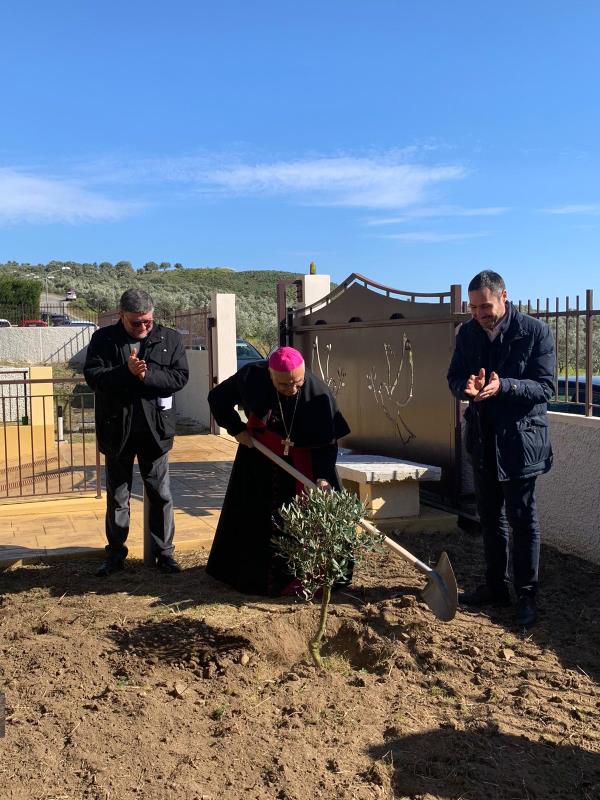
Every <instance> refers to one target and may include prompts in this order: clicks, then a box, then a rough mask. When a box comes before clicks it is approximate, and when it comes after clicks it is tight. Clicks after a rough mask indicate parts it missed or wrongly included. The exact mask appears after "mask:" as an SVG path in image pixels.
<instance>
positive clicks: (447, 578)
mask: <svg viewBox="0 0 600 800" xmlns="http://www.w3.org/2000/svg"><path fill="white" fill-rule="evenodd" d="M252 442H253V444H254V447H256V449H257V450H258V451H259V452H261V453H262V454H263V455H265V456H266V457H267V458H269V459H270V460H271V461H272V462H273V463H274V464H277V466H278V467H281V469H283V470H284V471H285V472H287V473H289V474H290V475H292V476H293V477H294V478H296V480H297V481H299V482H300V483H302V484H304V486H306V487H307V488H309V489H316V488H318V487H317V484H316V483H313V481H311V480H310V479H309V478H307V477H306V475H303V474H302V473H301V472H299V471H298V470H297V469H296V468H295V467H292V465H291V464H288V463H287V461H284V460H283V458H280V457H279V456H278V455H276V454H275V453H274V452H273V451H272V450H270V449H269V448H268V447H266V446H265V445H264V444H263V443H262V442H259V441H258V439H254V438H253V439H252ZM358 524H359V525H360V526H361V527H362V528H364V529H365V530H369V531H377V528H376V527H375V525H373V523H372V522H369V521H368V520H366V519H364V518H363V519H361V520H359V523H358ZM384 543H385V545H386V546H387V547H388V548H389V549H390V550H391V551H392V552H393V553H395V554H396V555H397V556H400V558H403V559H404V560H405V561H408V563H409V564H412V566H413V567H414V568H415V569H417V570H418V571H419V572H422V573H423V574H424V575H426V576H427V583H426V584H425V586H424V588H423V589H422V590H421V597H422V599H423V601H424V602H425V603H426V604H427V605H428V606H429V608H430V610H431V611H432V613H433V614H434V615H435V616H436V617H437V618H438V619H440V620H442V622H449V621H450V620H451V619H454V616H455V614H456V609H457V607H458V587H457V585H456V578H455V577H454V571H453V569H452V565H451V564H450V559H449V558H448V556H447V554H446V553H445V552H443V553H442V554H441V556H440V558H439V560H438V562H437V564H436V565H435V569H432V568H431V567H428V566H427V564H424V563H423V562H422V561H419V559H418V558H417V557H416V556H413V554H412V553H409V551H408V550H405V549H404V547H402V546H401V545H399V544H397V542H394V540H393V539H390V538H389V537H388V536H385V537H384Z"/></svg>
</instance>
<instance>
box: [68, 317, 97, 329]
mask: <svg viewBox="0 0 600 800" xmlns="http://www.w3.org/2000/svg"><path fill="white" fill-rule="evenodd" d="M68 324H69V326H70V327H73V325H75V326H77V327H80V328H93V329H94V330H95V331H97V330H98V326H97V325H96V323H95V322H90V321H89V319H72V320H71V321H70V322H69V323H68Z"/></svg>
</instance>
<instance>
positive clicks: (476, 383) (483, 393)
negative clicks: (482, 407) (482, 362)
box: [464, 367, 500, 403]
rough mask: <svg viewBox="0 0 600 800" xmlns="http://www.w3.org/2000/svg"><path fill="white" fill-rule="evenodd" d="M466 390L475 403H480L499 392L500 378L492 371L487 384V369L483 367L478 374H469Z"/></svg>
mask: <svg viewBox="0 0 600 800" xmlns="http://www.w3.org/2000/svg"><path fill="white" fill-rule="evenodd" d="M464 391H465V394H466V395H467V397H470V398H471V400H473V401H474V402H475V403H480V402H481V401H482V400H488V399H489V398H490V397H494V395H497V394H498V392H499V391H500V378H499V377H498V375H497V373H496V372H491V373H490V379H489V381H488V382H487V384H486V381H485V370H484V369H483V367H482V368H481V369H480V370H479V374H478V375H469V379H468V380H467V385H466V386H465V390H464Z"/></svg>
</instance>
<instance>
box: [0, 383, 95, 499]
mask: <svg viewBox="0 0 600 800" xmlns="http://www.w3.org/2000/svg"><path fill="white" fill-rule="evenodd" d="M90 493H93V494H95V495H96V496H97V497H100V495H101V480H100V452H99V450H98V446H97V442H96V436H95V427H94V395H93V393H92V392H91V391H90V389H89V387H88V386H86V384H85V383H83V382H82V381H81V380H80V379H77V378H54V379H52V378H47V379H46V378H40V379H35V380H27V379H25V378H23V377H22V376H21V377H19V378H15V377H14V376H7V372H3V373H0V500H3V499H4V500H9V499H11V500H12V499H16V498H33V497H37V496H40V497H41V496H47V495H71V496H73V495H83V494H90Z"/></svg>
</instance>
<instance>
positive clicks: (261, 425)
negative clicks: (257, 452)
mask: <svg viewBox="0 0 600 800" xmlns="http://www.w3.org/2000/svg"><path fill="white" fill-rule="evenodd" d="M246 427H247V429H248V432H249V433H251V434H252V436H254V437H255V438H256V439H258V441H259V442H261V443H262V444H264V445H265V447H268V448H269V450H272V451H273V453H275V455H277V456H280V457H281V458H283V459H284V460H285V461H289V462H290V464H292V466H294V467H296V469H297V470H298V472H301V473H302V474H303V475H306V477H307V478H309V479H310V480H311V481H312V480H314V478H313V466H312V456H311V451H310V447H296V445H294V446H293V447H291V448H290V452H289V455H287V456H284V455H283V439H282V438H281V434H279V433H276V432H275V431H271V430H269V428H267V424H266V423H265V422H263V421H262V420H261V419H259V418H258V417H256V416H255V415H254V414H250V417H249V419H248V423H247V425H246ZM290 438H291V437H290ZM303 491H304V485H303V484H302V483H300V481H296V494H301V493H302V492H303Z"/></svg>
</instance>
